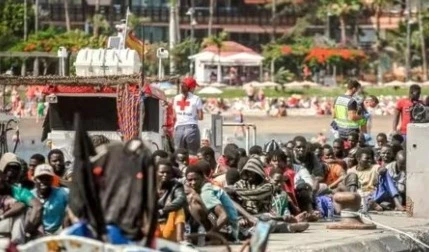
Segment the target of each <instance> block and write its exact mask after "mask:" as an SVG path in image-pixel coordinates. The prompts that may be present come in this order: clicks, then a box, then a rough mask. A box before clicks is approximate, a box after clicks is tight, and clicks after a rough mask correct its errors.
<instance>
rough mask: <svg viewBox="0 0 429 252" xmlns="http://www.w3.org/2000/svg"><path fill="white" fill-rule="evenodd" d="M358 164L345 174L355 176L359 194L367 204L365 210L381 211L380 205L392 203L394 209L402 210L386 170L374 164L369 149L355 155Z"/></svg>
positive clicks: (372, 155) (397, 194)
mask: <svg viewBox="0 0 429 252" xmlns="http://www.w3.org/2000/svg"><path fill="white" fill-rule="evenodd" d="M357 160H358V164H357V165H356V166H355V167H353V168H350V169H349V170H348V171H347V173H355V174H357V178H358V183H359V189H360V194H361V196H362V198H363V199H367V200H365V201H364V204H367V207H368V208H367V209H375V210H377V211H382V210H383V208H382V206H380V203H384V202H388V203H391V202H393V203H394V205H395V207H396V209H397V210H399V211H403V210H404V208H403V206H402V204H401V201H400V198H399V192H398V189H397V188H396V186H395V184H394V182H393V179H392V177H391V176H390V175H389V173H388V172H387V169H386V168H382V167H380V166H379V165H377V164H374V152H373V150H372V149H371V148H362V149H360V150H359V151H358V153H357Z"/></svg>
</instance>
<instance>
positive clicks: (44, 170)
mask: <svg viewBox="0 0 429 252" xmlns="http://www.w3.org/2000/svg"><path fill="white" fill-rule="evenodd" d="M43 175H48V176H52V177H53V176H55V174H54V169H52V166H50V165H48V164H40V165H38V166H36V169H35V170H34V177H35V178H37V177H40V176H43Z"/></svg>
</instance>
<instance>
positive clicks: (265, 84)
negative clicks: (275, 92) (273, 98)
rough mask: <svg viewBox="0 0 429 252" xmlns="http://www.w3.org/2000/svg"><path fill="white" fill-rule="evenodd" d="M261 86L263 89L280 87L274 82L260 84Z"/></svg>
mask: <svg viewBox="0 0 429 252" xmlns="http://www.w3.org/2000/svg"><path fill="white" fill-rule="evenodd" d="M261 86H263V87H280V86H281V85H280V84H278V83H276V82H272V81H265V82H262V83H261Z"/></svg>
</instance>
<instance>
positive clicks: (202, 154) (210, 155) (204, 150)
mask: <svg viewBox="0 0 429 252" xmlns="http://www.w3.org/2000/svg"><path fill="white" fill-rule="evenodd" d="M197 157H198V159H199V160H206V161H207V162H208V163H209V164H210V169H211V170H212V171H213V172H214V170H215V169H216V166H217V163H216V157H215V152H214V150H213V149H212V148H211V147H209V146H203V147H201V148H200V149H198V153H197Z"/></svg>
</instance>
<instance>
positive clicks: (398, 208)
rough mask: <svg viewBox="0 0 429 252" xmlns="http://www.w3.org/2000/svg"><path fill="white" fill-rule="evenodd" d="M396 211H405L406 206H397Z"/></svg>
mask: <svg viewBox="0 0 429 252" xmlns="http://www.w3.org/2000/svg"><path fill="white" fill-rule="evenodd" d="M395 211H401V212H403V211H405V207H403V206H396V208H395Z"/></svg>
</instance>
